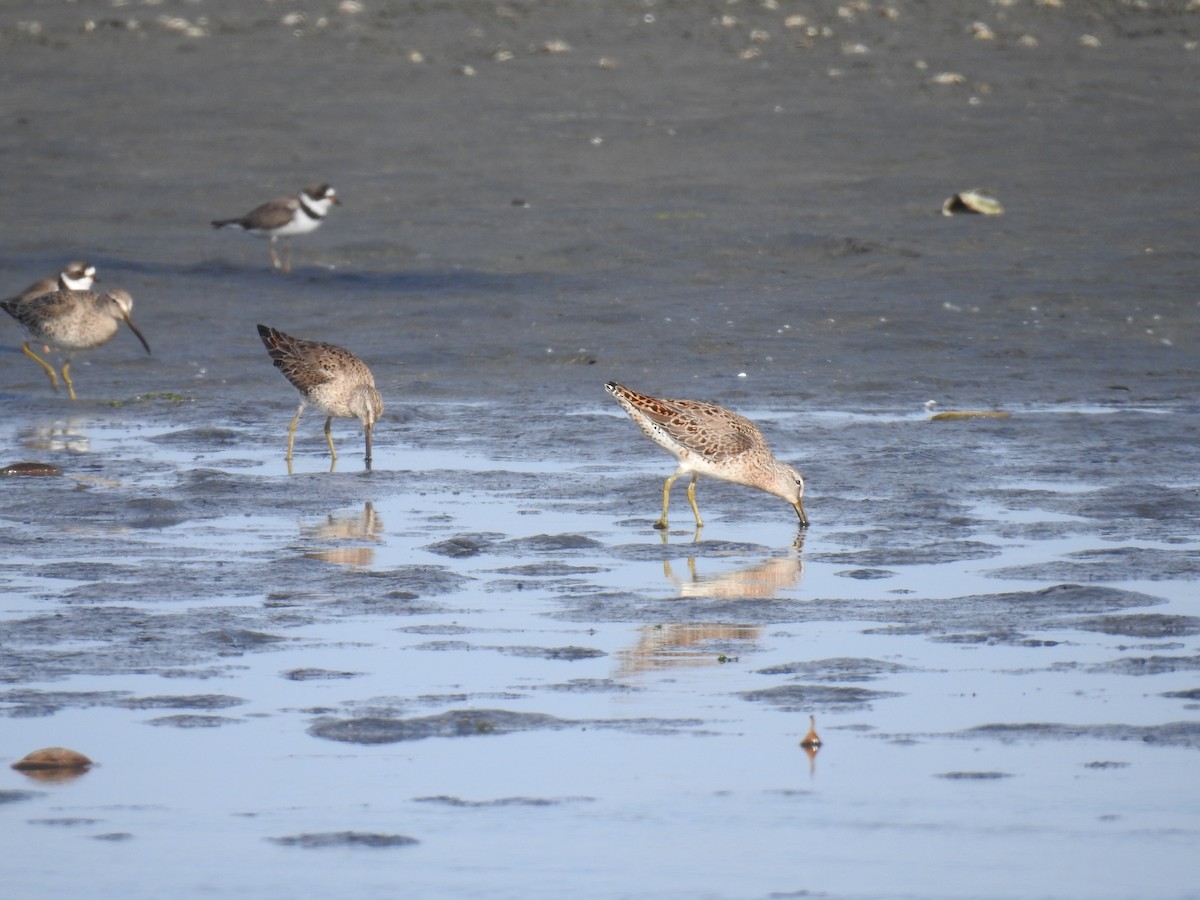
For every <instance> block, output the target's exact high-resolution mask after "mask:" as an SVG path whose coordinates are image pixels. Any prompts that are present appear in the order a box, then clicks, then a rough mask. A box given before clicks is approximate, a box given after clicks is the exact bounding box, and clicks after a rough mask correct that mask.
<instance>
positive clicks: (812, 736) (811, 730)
mask: <svg viewBox="0 0 1200 900" xmlns="http://www.w3.org/2000/svg"><path fill="white" fill-rule="evenodd" d="M823 743H824V741H822V740H821V736H820V735H819V734H817V717H816V716H809V717H808V734H806V735H805V736H804V737H803V739H801V741H800V749H801V750H803V751H804V752H805V753H807V754H808V774H809V775H815V774H816V771H817V753H819V752H820V750H821V745H822V744H823Z"/></svg>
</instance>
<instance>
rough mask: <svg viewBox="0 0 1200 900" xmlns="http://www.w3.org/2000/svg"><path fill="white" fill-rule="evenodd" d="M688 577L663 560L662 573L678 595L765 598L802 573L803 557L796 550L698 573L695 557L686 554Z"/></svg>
mask: <svg viewBox="0 0 1200 900" xmlns="http://www.w3.org/2000/svg"><path fill="white" fill-rule="evenodd" d="M687 570H688V577H687V578H680V577H678V576H677V575H676V574H675V572H674V570H673V569H672V568H671V562H670V560H663V574H665V575H666V576H667V578H669V579H670V580H671V581H672V582H673V583H674V584H675V587H676V589H677V590H678V591H679V596H680V597H689V598H707V599H711V600H769V599H771V598H773V597H775V596H776V595H777V594H779V592H780V591H784V590H788V589H790V588H794V587H795V586H796V585H797V584H799V583H800V579H801V577H803V575H804V561H803V560H802V559H801V558H800V556H799V555H798V554H796V555H790V556H783V557H779V558H778V559H768V560H766V561H764V562H762V563H759V564H758V565H755V566H750V567H749V568H745V569H735V570H734V571H732V572H718V573H717V574H715V575H700V574H698V573H697V571H696V558H695V557H694V556H689V557H688V561H687Z"/></svg>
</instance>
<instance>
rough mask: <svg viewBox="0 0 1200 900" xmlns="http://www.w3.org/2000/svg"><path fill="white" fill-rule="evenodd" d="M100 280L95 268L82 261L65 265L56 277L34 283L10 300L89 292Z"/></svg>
mask: <svg viewBox="0 0 1200 900" xmlns="http://www.w3.org/2000/svg"><path fill="white" fill-rule="evenodd" d="M99 280H100V279H99V278H97V277H96V267H95V266H93V265H92V264H91V263H89V262H84V261H83V260H79V259H77V260H75V261H74V262H69V263H67V265H66V267H65V268H64V269H63V270H62V271H61V272H59V273H58V274H57V275H54V276H51V277H49V278H43V279H41V280H40V281H35V282H34V283H33V284H31V285H30V286H29V287H27V288H25V290H23V291H21V293H19V294H17V295H16V296H15V297H12V298H10V299H12V300H17V301H23V300H32V299H33V298H34V297H44V296H45V295H46V294H53V293H54V292H55V291H90V290H91V289H92V285H93V284H95V283H96V282H97V281H99Z"/></svg>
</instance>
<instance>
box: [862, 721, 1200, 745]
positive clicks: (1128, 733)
mask: <svg viewBox="0 0 1200 900" xmlns="http://www.w3.org/2000/svg"><path fill="white" fill-rule="evenodd" d="M881 736H883V735H881ZM887 737H890V738H897V737H905V738H911V737H914V735H889V736H887ZM921 737H927V738H933V737H953V738H967V739H972V740H974V739H977V738H988V739H991V740H998V741H1002V742H1004V743H1016V742H1019V741H1067V740H1079V739H1081V738H1083V739H1087V740H1099V741H1137V742H1140V743H1143V744H1155V745H1159V746H1163V747H1184V748H1187V749H1189V750H1200V721H1194V722H1167V723H1165V724H1163V725H1065V724H1061V723H1058V722H1027V723H1012V724H1009V723H998V724H992V725H978V726H976V727H974V728H968V729H966V730H964V731H956V732H951V733H949V734H944V735H921Z"/></svg>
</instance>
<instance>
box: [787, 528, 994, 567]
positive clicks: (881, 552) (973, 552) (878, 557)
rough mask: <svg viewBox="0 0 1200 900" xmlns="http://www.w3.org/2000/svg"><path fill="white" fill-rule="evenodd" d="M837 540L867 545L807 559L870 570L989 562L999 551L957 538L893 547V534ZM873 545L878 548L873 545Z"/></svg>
mask: <svg viewBox="0 0 1200 900" xmlns="http://www.w3.org/2000/svg"><path fill="white" fill-rule="evenodd" d="M837 537H838V542H839V543H855V542H856V539H858V540H862V542H863V543H866V544H868V545H870V546H868V547H866V548H864V549H862V550H856V551H846V552H843V553H814V554H813V555H812V556H811V557H810V558H811V559H812V560H813V561H814V562H824V563H831V564H833V565H853V566H855V567H856V568H858V569H860V570H862V569H866V570H872V569H881V568H886V567H887V566H918V565H923V566H934V565H940V564H943V563H952V562H966V561H968V560H979V559H991V558H992V557H994V556H999V555H1000V548H999V547H997V546H996V545H994V544H988V543H984V542H982V541H964V540H961V539H959V538H958V537H957V535H955V536H954V537H950V536H947V537H946V539H945V540H939V541H931V542H929V543H925V544H914V545H912V546H900V547H897V546H896V544H897V543H901V544H902V543H903V541H897V540H896V538H895V534H894V533H893V532H889V533H888V534H887V535H881V534H876V533H873V532H863V533H860V534H858V535H854V534H844V533H839V534H838V536H837ZM876 542H878V543H879V544H880V546H874V544H875V543H876Z"/></svg>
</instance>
